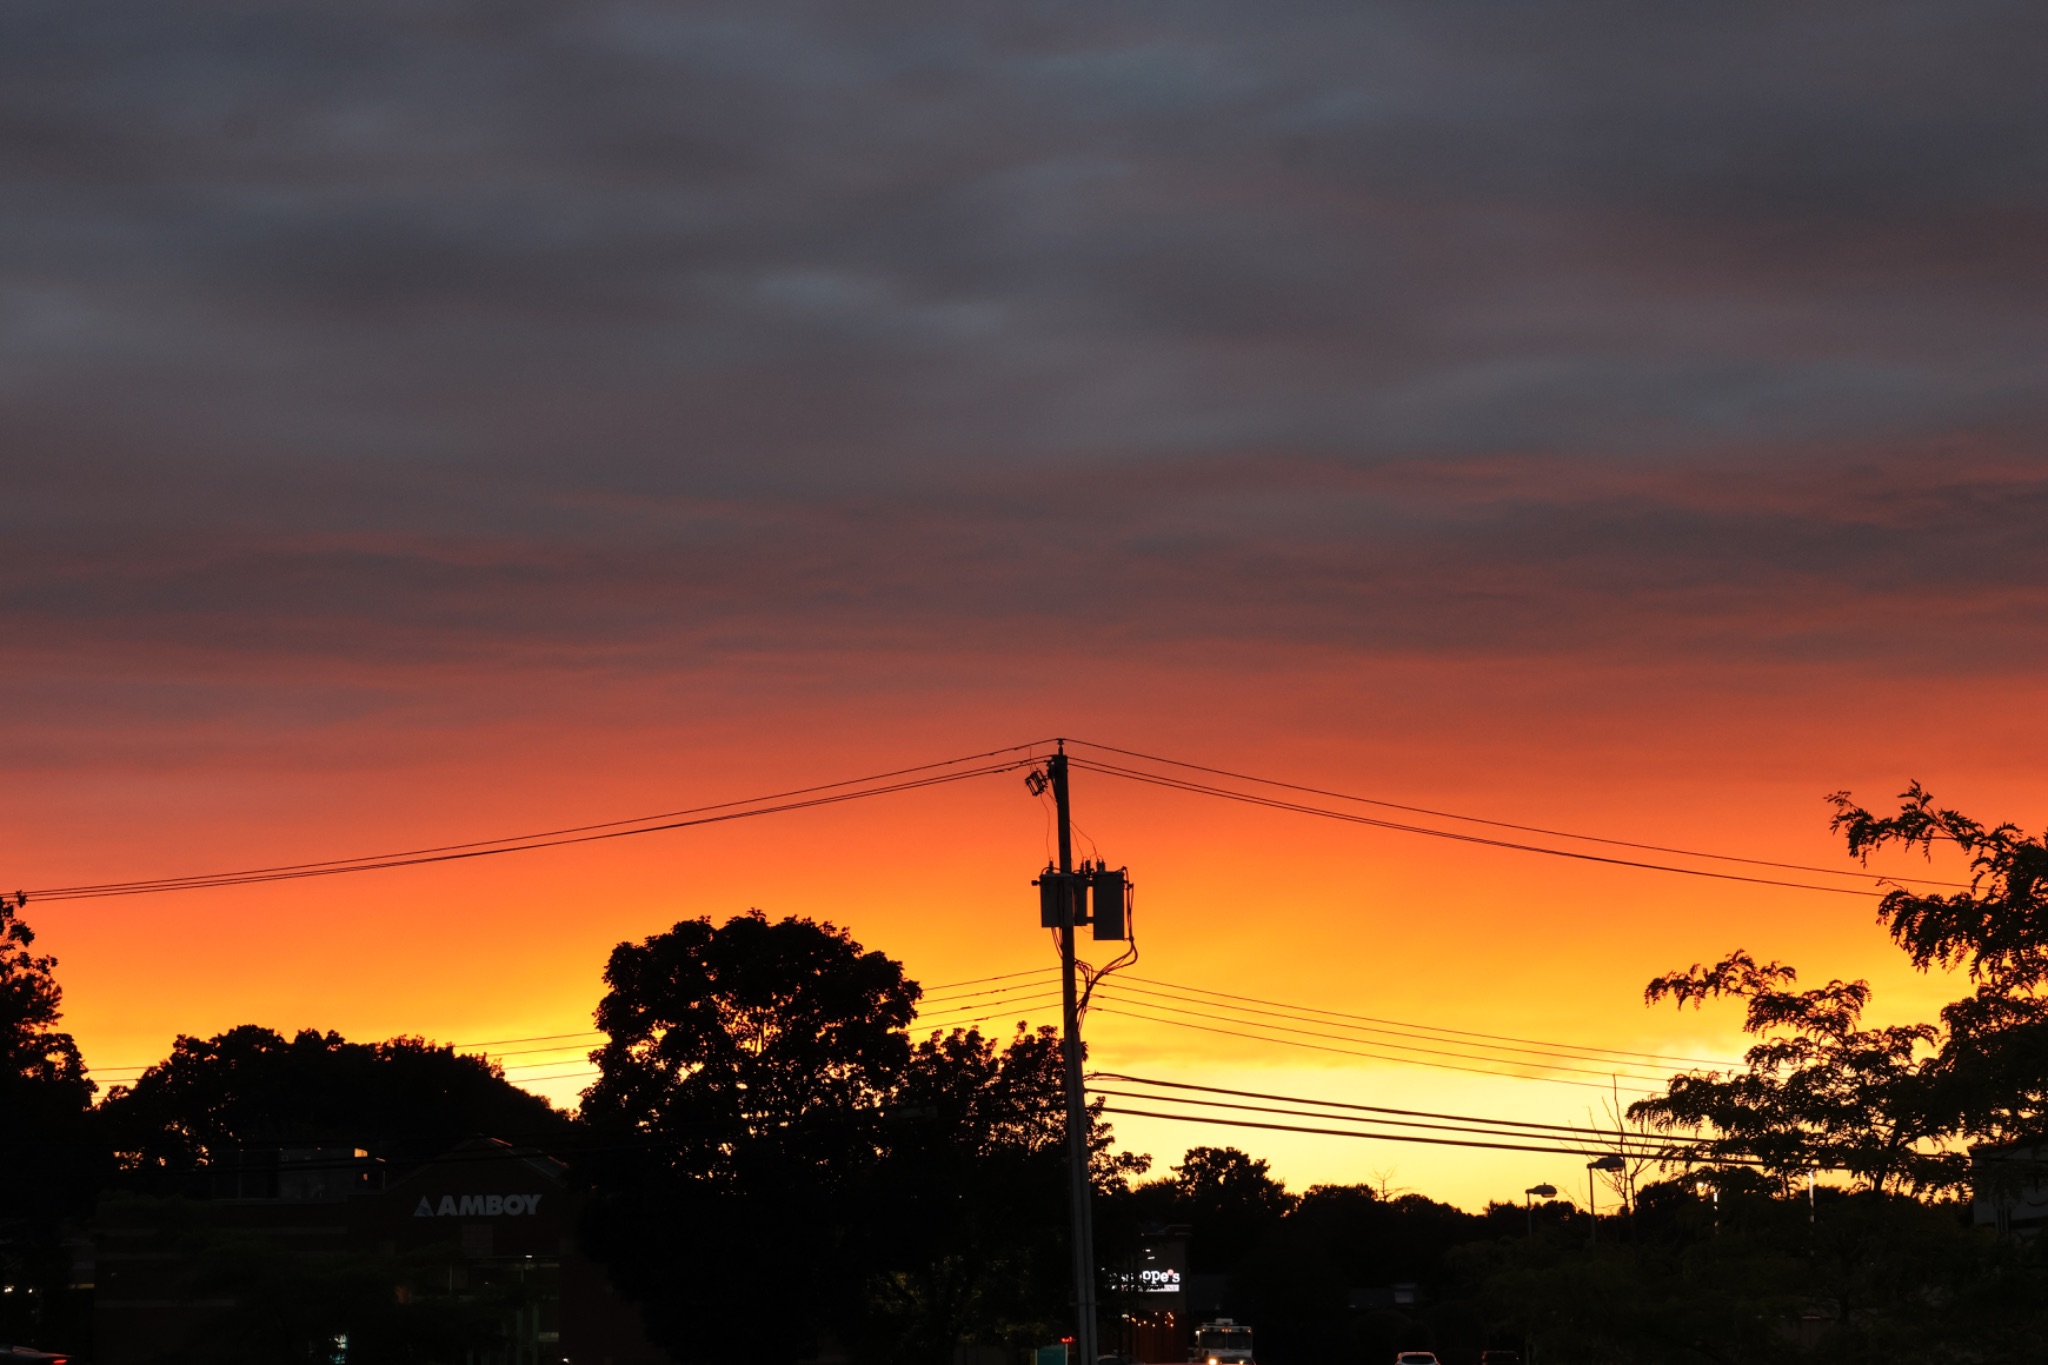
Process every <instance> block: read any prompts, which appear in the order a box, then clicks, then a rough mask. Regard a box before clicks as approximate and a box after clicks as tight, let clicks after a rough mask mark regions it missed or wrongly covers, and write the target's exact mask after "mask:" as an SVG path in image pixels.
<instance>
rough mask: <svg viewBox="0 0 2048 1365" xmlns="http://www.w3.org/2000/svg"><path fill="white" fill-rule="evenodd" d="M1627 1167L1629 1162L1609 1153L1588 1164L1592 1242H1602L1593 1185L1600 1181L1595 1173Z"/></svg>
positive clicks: (1588, 1210) (1587, 1193) (1587, 1203)
mask: <svg viewBox="0 0 2048 1365" xmlns="http://www.w3.org/2000/svg"><path fill="white" fill-rule="evenodd" d="M1627 1165H1628V1163H1627V1162H1625V1161H1623V1160H1622V1159H1621V1158H1620V1157H1618V1156H1616V1155H1614V1154H1613V1153H1612V1152H1610V1153H1608V1154H1607V1155H1606V1156H1603V1157H1601V1158H1600V1159H1599V1160H1597V1161H1589V1162H1587V1163H1586V1217H1587V1219H1588V1221H1589V1222H1590V1223H1591V1224H1592V1229H1591V1233H1590V1237H1591V1240H1592V1241H1595V1242H1597V1241H1599V1240H1600V1210H1599V1208H1598V1206H1597V1204H1596V1201H1595V1199H1594V1195H1593V1184H1594V1181H1595V1180H1597V1179H1598V1177H1597V1176H1595V1175H1594V1174H1593V1173H1594V1172H1595V1171H1618V1170H1621V1169H1622V1168H1623V1167H1625V1166H1627Z"/></svg>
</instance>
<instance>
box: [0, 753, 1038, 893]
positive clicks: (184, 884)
mask: <svg viewBox="0 0 2048 1365" xmlns="http://www.w3.org/2000/svg"><path fill="white" fill-rule="evenodd" d="M1035 747H1036V744H1035V743H1034V744H1029V745H1024V744H1018V745H1011V746H1009V747H1008V748H1005V749H995V750H990V751H989V752H988V753H986V754H976V755H969V756H967V757H963V758H957V759H947V760H944V761H942V762H938V763H926V764H919V765H917V766H916V767H913V768H900V769H897V770H895V771H893V772H890V773H881V774H875V775H873V776H870V777H865V778H851V779H848V780H846V781H843V782H832V783H825V784H822V785H820V786H814V787H804V788H798V789H795V790H793V791H790V792H781V793H773V794H770V795H767V796H759V797H752V798H748V799H746V800H740V801H721V802H717V803H714V804H712V805H707V806H694V807H690V808H688V809H686V810H680V811H671V812H667V813H664V814H661V815H651V816H641V817H638V818H637V819H633V820H613V821H606V822H603V823H601V824H594V825H580V826H571V827H568V828H565V829H562V830H556V831H546V832H542V833H538V834H529V835H515V836H506V837H504V838H500V839H485V840H477V841H475V842H471V843H464V844H443V845H437V846H434V847H430V848H422V849H412V850H406V851H400V852H394V853H380V854H366V855H361V856H358V857H353V858H335V859H327V860H323V861H319V862H309V863H287V864H279V865H276V866H271V867H257V868H246V869H243V870H240V871H235V872H214V873H194V874H190V875H185V876H176V877H156V878H142V879H137V880H133V881H123V882H96V883H87V884H80V885H76V886H56V887H45V888H42V889H40V890H36V889H32V890H30V891H28V892H27V893H26V894H27V897H28V899H30V900H33V901H53V900H87V899H98V898H103V897H108V896H134V895H147V894H153V893H157V892H165V891H186V890H198V889H205V888H211V887H221V886H242V885H248V884H251V883H258V882H274V881H296V880H301V879H304V878H309V877H331V876H339V875H342V874H344V873H350V872H371V871H377V870H381V869H386V868H394V867H414V866H419V865H421V864H426V863H442V862H458V861H464V860H468V859H473V858H488V857H495V856H497V855H499V854H504V853H525V852H532V851H534V850H537V849H544V848H561V847H565V846H568V845H573V844H586V843H598V842H603V841H606V840H611V839H623V838H630V837H632V836H634V835H639V834H656V833H662V832H665V831H669V830H676V829H687V828H693V827H696V826H700V825H710V824H720V823H724V822H727V821H732V820H744V819H749V818H752V817H754V816H760V815H779V814H783V813H785V812H788V811H794V810H808V809H813V808H816V807H819V806H829V805H837V804H840V803H843V802H847V801H859V800H864V799H866V798H868V797H873V796H888V795H894V794H896V793H899V792H906V791H917V790H921V789H924V788H927V787H935V786H942V785H945V784H947V783H951V782H963V781H967V780H970V779H972V778H977V777H987V776H990V775H992V774H995V773H1003V772H1011V771H1014V770H1015V769H1017V768H1021V767H1026V766H1028V765H1029V764H1030V763H1031V762H1033V761H1034V760H1033V759H1031V758H1029V757H1026V758H1020V759H1005V760H1003V761H1001V762H997V763H979V760H981V759H984V758H988V757H991V756H993V755H998V754H1008V753H1014V752H1016V751H1018V750H1024V749H1032V748H1035ZM962 763H977V764H978V766H975V767H971V768H965V769H960V768H958V765H960V764H962ZM939 768H955V769H957V770H956V771H950V772H933V771H932V770H934V769H939ZM913 773H924V774H926V775H925V776H921V777H908V776H907V775H908V774H913ZM891 778H903V779H904V780H901V781H888V780H887V779H891ZM876 783H882V784H883V785H879V786H878V785H874V784H876ZM846 787H854V788H857V790H853V791H843V790H840V789H842V788H846ZM819 793H829V794H825V795H820V794H819ZM796 798H803V799H796ZM769 803H773V804H769ZM684 816H688V817H692V818H687V819H685V818H679V817H684ZM627 826H631V827H630V828H627Z"/></svg>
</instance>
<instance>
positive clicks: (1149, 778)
mask: <svg viewBox="0 0 2048 1365" xmlns="http://www.w3.org/2000/svg"><path fill="white" fill-rule="evenodd" d="M1067 762H1068V764H1069V765H1070V766H1071V767H1074V768H1078V769H1081V770H1082V771H1085V772H1093V773H1101V774H1103V775H1104V776H1107V777H1121V778H1124V779H1125V780H1127V781H1131V782H1142V783H1146V784H1148V785H1150V786H1155V787H1165V788H1167V789H1169V790H1173V791H1182V792H1188V793H1192V794H1194V795H1197V796H1212V797H1216V798H1218V799H1220V800H1225V801H1236V802H1240V803H1242V804H1244V805H1250V806H1263V807H1266V808H1268V809H1271V810H1280V811H1288V812H1291V813H1293V814H1296V815H1313V816H1319V817H1322V818H1324V819H1329V820H1338V821H1342V822H1343V823H1346V824H1353V825H1365V826H1369V827H1371V828H1373V829H1385V830H1392V831H1395V832H1397V833H1401V834H1420V835H1425V836H1427V837H1429V838H1433V839H1449V840H1452V841H1453V842H1456V843H1461V844H1476V845H1479V846H1482V847H1486V848H1498V849H1506V850H1509V851H1511V852H1517V853H1540V854H1543V855H1545V856H1546V857H1552V858H1570V859H1573V860H1574V861H1577V862H1586V863H1602V864H1605V865H1607V866H1610V867H1633V868H1639V869H1642V870H1645V871H1650V872H1671V873H1675V874H1677V875H1679V876H1683V877H1704V878H1708V879H1710V880H1714V881H1728V882H1744V883H1747V884H1749V885H1752V886H1780V887H1787V888H1790V889H1792V890H1795V891H1821V892H1825V893H1827V894H1829V895H1835V896H1863V897H1869V896H1874V895H1877V894H1879V893H1878V892H1877V891H1875V890H1859V889H1857V888H1854V887H1847V886H1816V885H1815V884H1813V883H1812V882H1792V881H1785V880H1784V879H1782V878H1777V877H1751V876H1745V875H1743V874H1742V873H1738V872H1716V871H1714V870H1712V869H1710V868H1700V867H1678V866H1674V865H1673V864H1670V863H1652V862H1645V861H1643V860H1641V859H1637V858H1616V857H1610V856H1609V855H1607V854H1604V853H1581V852H1578V851H1576V850H1573V849H1566V848H1548V847H1545V846H1544V845H1541V844H1524V843H1518V842H1515V841H1513V840H1509V839H1493V838H1488V837H1487V836H1485V835H1480V834H1462V833H1459V832H1458V831H1457V830H1448V829H1432V828H1430V827H1429V826H1427V825H1411V824H1406V823H1404V822H1401V821H1398V820H1382V819H1380V818H1378V817H1377V816H1371V815H1360V814H1358V813H1356V812H1354V811H1341V810H1331V809H1330V808H1328V807H1327V806H1312V805H1309V804H1307V803H1305V802H1300V801H1286V800H1281V799H1280V798H1278V797H1271V796H1260V795H1259V794H1257V793H1256V792H1241V791H1232V790H1231V789H1229V788H1228V787H1218V786H1213V785H1211V784H1208V783H1202V782H1195V781H1192V780H1189V779H1186V778H1178V777H1172V776H1168V775H1164V774H1160V773H1148V772H1145V771H1143V770H1141V769H1137V768H1126V767H1122V766H1120V765H1117V764H1110V763H1103V762H1101V761H1100V760H1096V759H1085V758H1079V757H1076V756H1073V755H1069V756H1068V759H1067ZM1869 875H1870V876H1871V879H1872V880H1873V881H1878V880H1883V879H1881V878H1878V877H1876V876H1875V874H1869Z"/></svg>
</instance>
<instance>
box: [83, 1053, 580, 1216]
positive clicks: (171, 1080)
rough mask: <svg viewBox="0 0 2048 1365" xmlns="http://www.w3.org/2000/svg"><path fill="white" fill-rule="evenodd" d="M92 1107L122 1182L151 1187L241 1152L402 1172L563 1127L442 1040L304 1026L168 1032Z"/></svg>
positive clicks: (543, 1107)
mask: <svg viewBox="0 0 2048 1365" xmlns="http://www.w3.org/2000/svg"><path fill="white" fill-rule="evenodd" d="M101 1110H102V1113H101V1120H102V1122H103V1124H104V1132H105V1138H106V1140H107V1141H108V1142H109V1143H110V1144H111V1146H112V1148H113V1151H114V1153H115V1156H116V1160H117V1162H118V1165H119V1169H120V1171H121V1178H122V1180H123V1182H124V1183H125V1184H127V1185H129V1186H131V1187H135V1188H141V1189H156V1190H174V1189H178V1188H181V1187H182V1185H183V1183H184V1182H185V1181H187V1180H188V1179H189V1178H190V1177H192V1176H193V1175H194V1174H196V1173H197V1172H198V1171H200V1170H201V1169H202V1168H203V1167H205V1166H207V1165H209V1164H211V1163H217V1162H220V1161H223V1160H226V1159H228V1158H230V1157H232V1155H233V1154H234V1153H236V1152H237V1151H239V1150H241V1149H244V1148H258V1147H281V1146H327V1145H337V1146H340V1145H345V1146H351V1147H361V1148H363V1149H364V1150H366V1151H368V1152H370V1153H371V1154H372V1155H373V1156H375V1157H378V1158H380V1159H382V1160H384V1161H385V1162H386V1163H387V1165H388V1166H390V1167H391V1168H393V1169H395V1170H402V1169H404V1168H406V1167H409V1166H411V1165H413V1164H415V1163H418V1162H421V1161H425V1160H428V1159H430V1158H432V1157H434V1156H436V1155H438V1154H440V1153H441V1152H442V1151H445V1150H446V1149H447V1148H449V1147H452V1146H453V1145H455V1144H456V1143H457V1142H460V1141H461V1140H462V1139H464V1138H466V1137H470V1136H473V1135H475V1134H478V1133H487V1134H490V1135H491V1136H495V1137H503V1138H506V1139H508V1140H511V1141H528V1142H546V1141H552V1140H554V1139H557V1138H559V1137H561V1136H563V1135H564V1134H565V1133H566V1132H567V1130H568V1126H569V1120H568V1117H567V1116H566V1115H564V1114H562V1113H561V1112H559V1111H558V1110H556V1109H555V1108H554V1107H553V1106H552V1105H550V1104H549V1103H548V1102H547V1101H546V1100H544V1099H542V1098H540V1097H539V1096H538V1095H533V1094H530V1093H528V1092H527V1091H524V1090H521V1089H519V1088H518V1087H517V1086H515V1085H513V1084H511V1083H510V1082H509V1081H507V1080H506V1079H505V1076H504V1073H503V1071H502V1070H500V1069H499V1067H498V1066H497V1065H496V1064H495V1063H493V1062H490V1061H488V1060H486V1059H484V1058H482V1057H476V1056H470V1055H466V1054H462V1053H458V1052H456V1051H455V1050H454V1048H453V1047H450V1046H447V1045H444V1044H434V1043H430V1042H427V1041H425V1040H423V1039H419V1038H402V1037H401V1038H391V1039H387V1040H385V1041H384V1042H379V1043H352V1042H349V1041H348V1040H347V1039H345V1038H343V1037H342V1036H341V1035H340V1034H338V1033H333V1032H327V1033H322V1032H319V1031H318V1030H314V1029H304V1030H301V1031H300V1032H299V1033H297V1034H295V1035H293V1036H292V1037H290V1038H287V1037H285V1036H284V1035H283V1034H281V1033H278V1032H275V1031H274V1030H271V1029H267V1028H262V1027H259V1026H258V1025H255V1024H244V1025H241V1026H239V1027H237V1028H232V1029H229V1030H228V1031H226V1032H225V1033H220V1034H216V1035H214V1036H213V1037H211V1038H192V1037H186V1036H180V1037H179V1038H178V1039H177V1041H176V1042H175V1043H174V1044H172V1047H171V1053H170V1056H168V1057H166V1058H165V1059H164V1060H163V1061H161V1062H158V1063H156V1064H155V1065H154V1066H152V1067H150V1068H149V1069H148V1070H146V1071H144V1072H143V1073H142V1075H141V1077H139V1078H138V1079H137V1080H136V1081H135V1083H134V1084H133V1085H129V1086H116V1087H115V1088H114V1089H113V1091H112V1092H111V1093H110V1094H109V1095H108V1096H107V1099H106V1101H105V1103H104V1104H103V1105H102V1106H101Z"/></svg>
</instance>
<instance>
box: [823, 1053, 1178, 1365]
mask: <svg viewBox="0 0 2048 1365" xmlns="http://www.w3.org/2000/svg"><path fill="white" fill-rule="evenodd" d="M1063 1090H1064V1079H1063V1075H1062V1053H1061V1048H1060V1042H1059V1036H1058V1034H1057V1033H1056V1032H1055V1031H1054V1030H1052V1029H1050V1028H1042V1029H1039V1030H1038V1031H1037V1032H1035V1033H1032V1032H1026V1031H1024V1030H1022V1029H1021V1027H1020V1029H1019V1031H1018V1033H1017V1034H1016V1035H1015V1036H1014V1037H1013V1038H1012V1039H1011V1040H1010V1041H1009V1044H1008V1046H1007V1047H1004V1048H1001V1049H998V1048H997V1047H996V1046H995V1044H994V1043H993V1042H992V1041H991V1040H989V1039H986V1038H984V1037H982V1036H981V1034H980V1033H979V1032H977V1031H974V1030H965V1031H962V1030H954V1031H953V1032H951V1033H948V1034H934V1035H932V1036H931V1037H929V1038H927V1039H926V1040H925V1041H924V1042H921V1043H919V1044H918V1045H917V1046H916V1048H915V1049H914V1051H913V1052H912V1054H911V1058H910V1062H909V1065H908V1066H907V1067H906V1068H905V1070H904V1072H903V1075H902V1077H901V1078H900V1080H899V1081H898V1082H897V1085H896V1087H895V1090H894V1093H893V1094H892V1096H891V1098H890V1110H889V1122H888V1123H887V1124H886V1125H885V1128H884V1132H883V1145H884V1155H883V1160H882V1165H881V1169H880V1171H879V1174H878V1178H877V1179H876V1180H875V1181H874V1182H873V1183H872V1184H871V1185H870V1186H869V1191H870V1194H871V1196H872V1198H871V1200H870V1201H869V1202H868V1204H867V1206H866V1207H865V1208H864V1209H863V1210H862V1218H863V1221H864V1223H865V1225H866V1226H867V1227H868V1229H869V1230H870V1232H871V1234H872V1236H873V1237H874V1239H875V1242H874V1246H873V1252H874V1255H875V1265H874V1268H873V1269H872V1270H871V1271H870V1275H871V1280H870V1283H871V1286H872V1288H871V1293H870V1299H869V1304H868V1313H867V1318H866V1321H865V1325H864V1332H863V1334H862V1340H861V1345H862V1347H863V1350H864V1354H866V1355H867V1356H868V1357H869V1358H872V1359H876V1360H888V1361H904V1362H911V1361H929V1362H933V1365H940V1363H942V1362H947V1361H950V1360H951V1359H952V1356H953V1350H954V1347H955V1346H958V1345H961V1344H969V1345H988V1346H1001V1347H1005V1348H1008V1349H1011V1350H1015V1349H1016V1348H1019V1347H1022V1346H1026V1345H1031V1344H1037V1343H1042V1342H1045V1341H1048V1340H1053V1339H1056V1338H1057V1337H1059V1336H1060V1335H1061V1334H1062V1333H1064V1332H1065V1331H1067V1330H1068V1314H1069V1311H1070V1302H1071V1297H1072V1295H1071V1290H1072V1269H1071V1267H1072V1261H1071V1259H1070V1251H1069V1242H1068V1236H1069V1224H1068V1215H1067V1208H1068V1205H1067V1190H1068V1180H1069V1175H1068V1166H1067V1152H1066V1120H1065V1107H1064V1093H1063ZM1096 1108H1097V1109H1098V1110H1099V1108H1100V1103H1099V1102H1098V1103H1097V1105H1096ZM1109 1141H1110V1135H1109V1130H1108V1129H1107V1128H1106V1127H1105V1126H1104V1125H1103V1124H1102V1123H1101V1121H1100V1119H1099V1117H1097V1118H1096V1119H1095V1121H1094V1123H1093V1125H1092V1135H1091V1152H1092V1166H1093V1170H1092V1174H1093V1176H1094V1179H1095V1183H1096V1186H1097V1189H1098V1190H1099V1191H1101V1192H1105V1193H1107V1192H1120V1191H1121V1190H1122V1189H1123V1182H1124V1179H1125V1178H1126V1177H1127V1176H1128V1175H1130V1174H1133V1173H1137V1172H1141V1171H1142V1170H1143V1169H1144V1165H1145V1163H1144V1159H1143V1158H1137V1157H1131V1156H1128V1155H1117V1154H1112V1153H1111V1152H1110V1151H1109Z"/></svg>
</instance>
